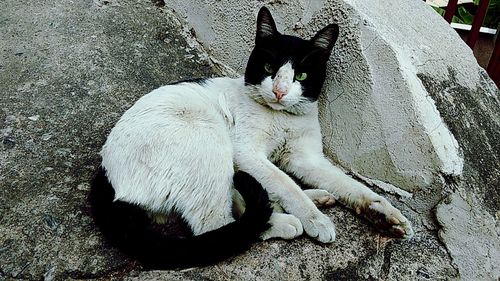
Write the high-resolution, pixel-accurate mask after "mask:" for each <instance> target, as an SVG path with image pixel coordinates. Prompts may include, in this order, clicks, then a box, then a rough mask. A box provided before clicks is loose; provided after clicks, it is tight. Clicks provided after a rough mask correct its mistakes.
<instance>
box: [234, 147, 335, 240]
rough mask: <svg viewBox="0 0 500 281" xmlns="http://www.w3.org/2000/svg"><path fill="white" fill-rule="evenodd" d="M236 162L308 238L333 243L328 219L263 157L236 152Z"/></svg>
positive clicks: (295, 185) (286, 176)
mask: <svg viewBox="0 0 500 281" xmlns="http://www.w3.org/2000/svg"><path fill="white" fill-rule="evenodd" d="M237 159H238V164H239V168H240V169H241V170H243V171H245V172H247V173H249V174H250V175H252V176H253V177H254V178H255V179H257V181H259V182H260V183H261V184H262V186H263V187H264V188H265V189H266V190H267V192H268V193H269V196H270V199H271V200H272V201H277V202H279V204H280V205H281V206H282V207H283V208H284V209H285V211H286V212H288V213H290V214H292V215H294V216H295V217H297V218H298V219H299V220H300V222H301V223H302V226H303V228H304V231H305V232H306V233H307V234H308V235H309V236H311V237H314V238H316V239H318V240H319V241H321V242H324V243H331V242H333V241H334V240H335V226H334V225H333V223H332V221H331V220H330V218H329V217H327V216H326V215H325V214H323V213H322V212H321V211H319V210H318V208H316V206H315V205H314V203H313V202H312V201H311V200H310V199H309V197H308V196H307V195H306V194H305V193H304V191H302V189H300V187H299V186H298V185H297V184H296V183H295V182H294V181H293V180H292V179H291V178H290V177H289V176H288V175H287V174H286V173H284V172H283V171H281V170H280V169H279V168H278V167H276V166H275V165H274V164H273V163H271V162H270V161H269V160H268V159H267V158H266V156H265V155H263V154H258V153H255V152H254V151H252V152H247V153H243V152H242V151H238V152H237ZM278 217H283V216H282V215H279V216H278ZM276 220H277V221H279V220H281V218H277V219H276Z"/></svg>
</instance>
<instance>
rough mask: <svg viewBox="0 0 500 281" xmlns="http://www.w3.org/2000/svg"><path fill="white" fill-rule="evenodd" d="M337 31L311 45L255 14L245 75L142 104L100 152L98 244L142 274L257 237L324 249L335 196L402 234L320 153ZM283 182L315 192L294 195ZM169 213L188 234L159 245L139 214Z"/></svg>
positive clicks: (401, 227) (165, 93) (389, 214)
mask: <svg viewBox="0 0 500 281" xmlns="http://www.w3.org/2000/svg"><path fill="white" fill-rule="evenodd" d="M338 34H339V30H338V26H337V25H335V24H331V25H328V26H326V27H325V28H323V29H322V30H320V31H319V32H318V33H317V34H316V35H315V36H314V37H313V38H312V39H311V40H303V39H300V38H297V37H293V36H288V35H282V34H280V33H279V32H278V31H277V29H276V25H275V23H274V20H273V18H272V16H271V14H270V12H269V10H268V9H266V8H262V9H261V10H260V11H259V14H258V19H257V34H256V40H255V48H254V50H253V51H252V53H251V55H250V58H249V60H248V64H247V68H246V71H245V76H244V77H241V78H237V79H231V78H227V77H223V78H213V79H202V80H193V81H186V82H178V83H175V84H171V85H167V86H164V87H161V88H159V89H156V90H154V91H152V92H151V93H149V94H147V95H145V96H143V97H142V98H140V99H139V100H138V101H137V102H136V103H135V104H134V105H133V106H132V107H131V108H130V109H129V110H127V111H126V112H125V114H124V115H123V116H122V117H121V119H120V120H119V121H118V123H117V124H116V126H115V127H114V128H113V129H112V131H111V133H110V135H109V137H108V139H107V141H106V143H105V145H104V147H103V148H102V151H101V156H102V169H101V171H100V173H99V174H98V176H97V177H96V180H95V181H94V185H93V187H92V191H91V202H92V205H93V213H94V216H95V219H96V222H97V224H98V225H99V227H100V228H101V230H102V231H103V233H104V234H105V236H107V238H108V239H109V240H110V241H112V242H113V241H114V243H115V245H118V246H119V247H120V248H122V249H124V250H125V251H126V252H127V253H129V254H130V255H132V256H134V257H136V258H138V259H139V260H140V261H141V262H142V263H143V264H145V265H146V266H149V267H152V268H171V267H177V266H191V265H200V264H206V263H208V262H213V261H216V260H220V259H223V258H225V257H227V256H230V255H232V254H234V253H237V252H238V251H242V250H243V249H245V248H247V247H248V246H249V245H250V243H252V242H254V241H256V238H258V237H260V238H262V239H269V238H274V237H278V238H284V239H292V238H294V237H297V236H299V235H301V234H302V232H303V231H305V232H306V233H307V234H308V235H309V236H311V237H313V238H315V239H317V240H318V241H320V242H324V243H330V242H333V241H334V240H335V227H334V225H333V223H332V221H331V220H330V218H328V217H327V216H326V215H324V214H323V213H322V212H320V211H319V210H318V208H317V205H318V206H319V205H323V206H325V205H327V206H328V205H331V204H333V202H334V201H335V200H339V201H340V202H341V203H343V204H344V205H346V206H347V207H349V208H352V209H354V210H356V212H357V213H358V214H363V215H364V216H365V217H367V218H368V219H370V220H371V221H372V222H374V223H375V224H376V225H377V226H379V227H380V228H381V230H382V231H384V232H386V233H389V234H390V235H392V236H396V237H403V238H408V237H411V236H412V235H413V231H412V228H411V226H410V223H409V221H408V220H407V219H406V218H405V217H404V216H403V215H402V214H401V212H400V211H399V210H398V209H396V208H394V207H393V206H392V205H391V204H390V203H389V202H388V201H387V200H386V199H384V198H383V197H381V196H379V195H377V194H376V193H374V192H373V191H371V190H370V189H368V188H367V187H366V186H365V185H363V184H361V183H359V182H357V181H355V180H353V179H352V178H351V177H349V176H347V175H346V174H344V172H343V171H342V170H341V169H339V168H337V167H335V166H334V165H332V164H331V163H330V161H329V160H328V159H326V158H325V156H324V155H323V148H322V140H321V132H320V126H319V121H318V104H317V99H318V95H319V94H320V91H321V88H322V85H323V82H324V80H325V72H326V62H327V61H328V58H329V56H330V53H331V51H332V48H333V45H334V44H335V42H336V40H337V37H338ZM235 171H238V172H235ZM288 174H290V175H293V176H294V177H295V178H297V179H299V180H300V181H302V182H304V183H306V184H308V185H310V186H313V187H315V188H317V189H308V190H302V189H301V188H300V187H299V186H298V185H297V183H296V182H295V181H294V180H293V179H292V178H291V177H290V176H289V175H288ZM233 183H234V188H236V189H237V190H238V191H239V193H241V195H242V197H243V199H244V200H245V203H243V202H242V200H241V197H240V196H239V193H238V192H235V189H234V188H233ZM262 187H263V188H264V189H265V190H266V191H267V193H268V194H269V197H270V200H271V201H272V202H274V205H275V208H274V212H273V213H272V215H271V211H270V207H269V204H268V198H267V194H266V193H265V192H263V190H262ZM245 204H246V210H245V207H244V205H245ZM283 211H284V212H283ZM171 213H176V214H178V215H179V216H180V217H182V219H183V220H184V221H185V222H186V223H187V225H188V226H189V227H190V229H191V230H192V233H193V234H194V236H193V237H185V238H167V237H164V236H163V235H162V234H160V233H158V232H155V230H154V229H153V228H151V226H150V224H148V223H149V217H148V214H149V215H151V214H153V216H154V217H156V218H157V219H158V218H161V217H163V218H164V217H165V216H168V215H169V214H171ZM242 213H243V214H242ZM233 214H236V217H239V216H240V215H241V214H242V215H241V216H240V217H239V218H237V219H236V220H235V218H234V217H233ZM158 220H164V219H158Z"/></svg>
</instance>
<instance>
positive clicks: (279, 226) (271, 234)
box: [260, 212, 304, 240]
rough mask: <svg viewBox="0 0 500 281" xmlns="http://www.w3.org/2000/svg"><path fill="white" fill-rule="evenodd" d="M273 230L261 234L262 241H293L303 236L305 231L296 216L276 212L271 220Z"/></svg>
mask: <svg viewBox="0 0 500 281" xmlns="http://www.w3.org/2000/svg"><path fill="white" fill-rule="evenodd" d="M269 224H271V228H269V229H268V230H267V231H265V232H264V233H262V234H261V236H260V238H261V239H262V240H267V239H271V238H281V239H293V238H295V237H298V236H300V235H302V233H303V232H304V229H303V227H302V223H300V220H299V219H298V218H297V217H295V216H294V215H290V214H284V213H278V212H274V213H273V214H272V215H271V218H270V219H269Z"/></svg>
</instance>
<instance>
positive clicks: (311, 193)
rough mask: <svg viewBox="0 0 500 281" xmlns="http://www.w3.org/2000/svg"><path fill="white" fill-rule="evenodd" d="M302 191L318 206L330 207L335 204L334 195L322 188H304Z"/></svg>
mask: <svg viewBox="0 0 500 281" xmlns="http://www.w3.org/2000/svg"><path fill="white" fill-rule="evenodd" d="M304 193H305V194H306V195H307V197H309V198H310V199H311V200H312V201H313V203H314V205H316V207H318V208H324V207H331V206H333V205H334V204H335V197H334V196H333V194H331V193H330V192H328V191H326V190H323V189H306V190H304Z"/></svg>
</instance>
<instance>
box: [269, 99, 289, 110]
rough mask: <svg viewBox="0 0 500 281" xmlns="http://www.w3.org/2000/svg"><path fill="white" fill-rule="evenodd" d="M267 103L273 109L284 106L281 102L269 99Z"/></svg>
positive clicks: (283, 107)
mask: <svg viewBox="0 0 500 281" xmlns="http://www.w3.org/2000/svg"><path fill="white" fill-rule="evenodd" d="M267 105H268V106H269V107H270V108H272V109H274V110H283V109H285V108H286V106H284V105H283V104H281V102H279V101H270V102H269V101H268V102H267Z"/></svg>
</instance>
